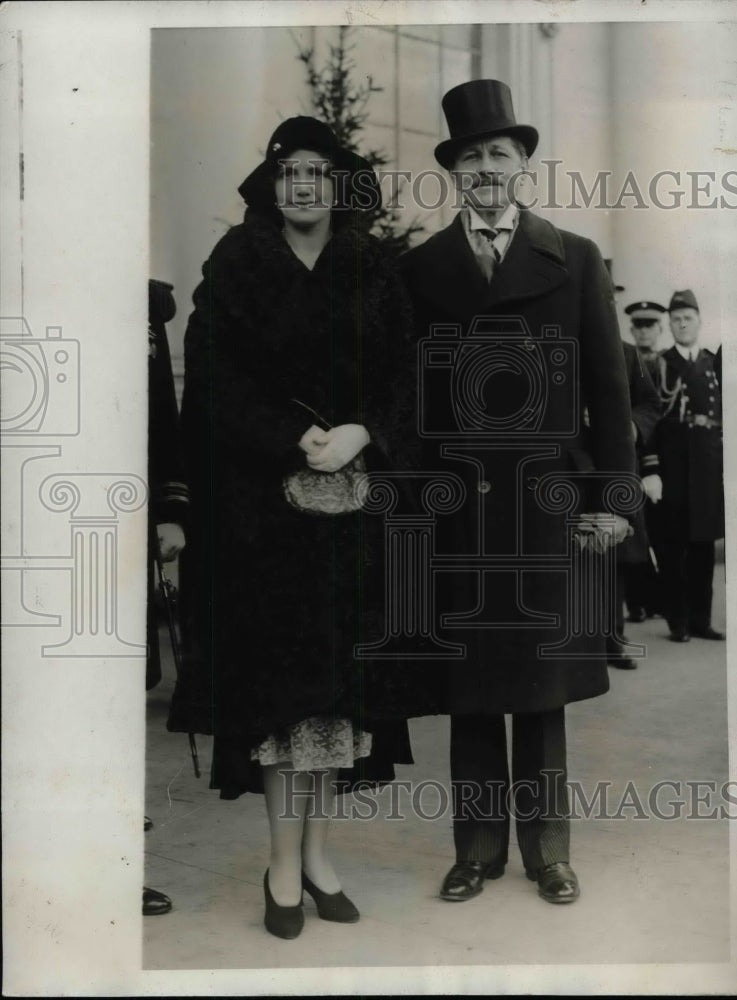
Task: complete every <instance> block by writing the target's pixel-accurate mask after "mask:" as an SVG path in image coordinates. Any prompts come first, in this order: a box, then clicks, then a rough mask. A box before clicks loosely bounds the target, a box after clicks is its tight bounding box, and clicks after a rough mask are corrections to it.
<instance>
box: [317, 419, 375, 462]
mask: <svg viewBox="0 0 737 1000" xmlns="http://www.w3.org/2000/svg"><path fill="white" fill-rule="evenodd" d="M307 433H308V434H309V431H308V432H307ZM321 434H323V435H324V438H323V439H322V442H321V441H320V440H318V442H317V447H316V448H315V449H313V450H312V451H307V449H306V448H304V450H305V451H307V464H308V465H309V466H310V468H311V469H316V470H317V471H318V472H337V471H338V469H342V468H343V466H344V465H348V463H349V462H351V461H352V460H353V459H354V458H355V457H356V455H358V453H359V452H360V451H361V450H362V449H363V448H365V447H366V445H367V444H368V443H369V441H370V440H371V438H370V437H369V432H368V431H367V430H366V428H365V427H364V426H363V425H362V424H340V426H339V427H333V428H331V430H329V431H322V432H321ZM303 440H304V439H303ZM300 447H302V442H301V441H300Z"/></svg>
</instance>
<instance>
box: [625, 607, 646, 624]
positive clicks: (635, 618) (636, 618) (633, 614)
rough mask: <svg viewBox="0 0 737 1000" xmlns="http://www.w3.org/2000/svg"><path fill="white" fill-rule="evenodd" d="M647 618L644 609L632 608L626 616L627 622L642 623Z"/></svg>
mask: <svg viewBox="0 0 737 1000" xmlns="http://www.w3.org/2000/svg"><path fill="white" fill-rule="evenodd" d="M646 618H647V611H645V609H644V608H632V610H631V611H630V613H629V614H628V615H627V621H628V622H644V621H645V619H646Z"/></svg>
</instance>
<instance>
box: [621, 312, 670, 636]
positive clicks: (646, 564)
mask: <svg viewBox="0 0 737 1000" xmlns="http://www.w3.org/2000/svg"><path fill="white" fill-rule="evenodd" d="M624 311H625V313H626V315H627V316H629V319H630V336H631V337H632V339H633V341H634V342H635V346H636V349H637V354H638V356H639V358H640V359H641V362H642V363H644V366H645V369H646V371H647V373H648V376H649V379H650V380H652V383H653V385H654V386H655V387H656V390H657V385H658V380H659V378H660V369H659V365H658V358H659V353H658V339H659V337H660V334H661V333H662V326H661V321H662V317H663V316H664V315H665V313H666V312H667V309H666V308H665V306H662V305H660V303H659V302H651V301H649V300H640V301H639V302H631V303H630V304H629V305H628V306H627V307H626V308H625V310H624ZM628 350H629V347H628V345H626V344H625V360H626V358H627V352H628ZM628 367H629V366H628ZM630 385H631V380H630ZM634 409H635V408H634V404H633V413H634ZM659 411H660V405H659V404H658V412H659ZM652 430H654V428H651V431H652ZM650 437H651V434H650V435H648V436H647V438H646V437H645V436H644V435H643V434H642V433H640V434H639V435H638V437H637V457H638V461H639V464H640V475H641V476H642V486H643V489H644V491H645V494H646V496H647V501H646V504H645V511H644V521H645V526H646V528H647V536H646V537H643V539H642V541H643V545H642V547H641V551H640V554H641V555H642V559H638V560H637V561H634V562H633V561H630V562H628V563H626V565H625V569H624V594H625V602H626V604H627V609H628V612H629V616H628V617H629V620H630V621H632V622H642V621H645V619H646V618H652V617H653V615H654V614H660V613H661V612H662V596H661V590H660V578H659V575H658V570H657V567H656V566H655V565H654V563H653V561H652V558H651V556H650V550H649V545H648V540H649V535H650V531H651V527H650V524H651V521H652V519H653V517H654V509H655V505H656V504H657V503H659V501H660V499H661V497H662V495H663V483H662V480H661V478H660V460H659V459H658V453H657V451H655V449H654V448H652V447H651V446H650V440H649V438H650Z"/></svg>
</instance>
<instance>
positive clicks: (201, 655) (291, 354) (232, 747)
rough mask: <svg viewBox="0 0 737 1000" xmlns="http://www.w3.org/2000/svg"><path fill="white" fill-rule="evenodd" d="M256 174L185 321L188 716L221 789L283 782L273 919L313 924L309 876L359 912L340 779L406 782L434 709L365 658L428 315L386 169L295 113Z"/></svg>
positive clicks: (346, 915)
mask: <svg viewBox="0 0 737 1000" xmlns="http://www.w3.org/2000/svg"><path fill="white" fill-rule="evenodd" d="M239 191H240V193H241V194H242V195H243V197H244V200H245V201H246V203H247V205H248V206H249V207H248V211H247V212H246V216H245V220H244V222H243V223H242V224H241V225H238V226H235V227H233V228H232V229H231V230H230V231H229V232H228V233H227V234H226V235H225V236H224V237H223V238H222V239H221V240H220V242H219V243H218V244H217V245H216V247H215V249H214V250H213V252H212V255H211V257H210V259H209V260H208V261H207V262H206V263H205V265H204V267H203V275H204V280H203V281H202V283H201V284H200V285H199V287H198V288H197V290H196V292H195V294H194V304H195V309H194V312H193V313H192V316H191V317H190V321H189V326H188V329H187V334H186V338H185V365H186V367H185V388H184V398H183V404H182V431H183V436H184V448H185V455H186V457H187V462H188V467H189V483H190V489H191V504H192V514H191V523H192V525H193V528H192V531H191V537H190V539H189V542H188V548H187V550H186V551H187V553H188V555H187V562H186V564H185V565H184V567H183V595H182V596H183V606H184V607H183V633H184V640H185V646H186V650H187V654H186V664H185V666H188V668H189V669H187V670H185V671H183V673H182V677H181V679H180V683H179V685H178V689H177V691H176V692H175V698H174V702H173V704H172V712H171V715H170V720H169V728H170V729H172V730H177V731H187V730H195V731H198V732H210V731H212V732H213V733H214V736H215V739H214V752H213V773H212V780H211V787H214V788H219V789H220V793H221V797H223V798H236V797H237V796H239V795H240V794H242V793H243V792H245V791H249V790H250V791H261V790H263V791H264V792H265V798H266V807H267V812H268V816H269V822H270V830H271V855H270V861H269V868H268V870H267V873H266V875H265V877H264V891H265V897H266V921H265V922H266V926H267V928H268V929H269V930H270V931H271V932H272V933H274V934H277V935H278V936H281V937H296V936H297V934H299V932H300V930H301V928H302V923H303V919H304V918H303V915H302V914H303V911H302V909H301V907H302V890H303V888H304V889H307V891H308V892H309V893H310V894H311V895H312V896H313V898H314V899H315V902H316V903H317V906H318V912H319V914H320V916H321V917H323V918H324V919H328V920H335V921H340V922H352V921H355V920H357V919H358V911H357V910H356V908H355V906H354V905H353V904H352V903H351V902H350V901H349V900H348V899H347V898H346V897H345V896H344V895H343V893H342V891H341V888H340V882H339V879H338V877H337V875H336V873H335V871H334V869H333V868H332V866H331V864H330V861H329V860H328V858H327V855H326V851H325V845H326V837H327V827H328V819H327V817H328V816H329V815H330V812H331V805H332V796H333V795H334V794H335V787H336V778H338V779H339V780H340V779H341V778H345V779H347V782H348V783H349V784H353V783H355V781H356V780H357V779H365V780H368V781H371V782H379V781H386V780H391V778H393V776H394V769H393V765H394V763H397V762H399V763H411V762H412V758H411V753H410V748H409V740H408V736H407V725H406V716H407V715H416V714H422V712H423V711H424V709H421V708H420V706H419V705H414V706H413V705H412V704H410V702H411V699H412V693H411V691H410V692H409V693H408V691H407V688H406V678H404V679H403V675H402V671H401V668H400V667H399V666H398V664H396V663H392V662H384V663H379V662H378V661H377V662H375V663H374V664H373V665H371V664H368V663H367V662H365V661H360V660H357V659H356V658H355V656H354V646H355V645H356V644H360V643H362V642H370V641H373V640H375V639H380V638H381V636H382V634H383V627H384V608H383V572H384V569H383V551H384V538H383V523H382V519H381V518H380V517H377V516H375V515H374V516H370V515H369V514H367V513H366V512H365V511H363V510H361V509H360V507H358V505H357V503H356V502H355V496H356V494H355V493H354V485H355V483H356V482H357V481H358V480H359V479H360V477H361V475H362V473H363V472H364V470H365V471H367V472H371V471H372V470H380V469H387V468H390V467H391V466H392V465H394V467H396V466H397V464H400V465H401V456H398V446H402V441H401V440H400V439H401V436H402V434H403V431H402V428H403V427H411V426H412V424H411V420H412V413H413V405H412V399H411V391H410V387H411V385H412V384H413V382H414V373H413V371H412V362H413V355H412V354H411V353H408V343H409V340H408V336H409V333H410V326H411V323H410V321H409V320H408V313H407V306H406V302H405V299H404V295H403V292H402V290H401V286H400V283H399V279H398V275H397V272H396V270H395V266H394V264H393V262H392V261H391V260H390V259H389V258H388V256H387V251H386V250H385V248H383V247H382V246H381V245H380V244H379V243H378V241H377V240H376V239H375V238H373V237H371V236H369V235H368V234H367V233H366V232H364V231H363V230H362V227H361V225H360V219H359V218H358V217H359V215H360V211H358V209H359V208H360V206H364V207H371V205H372V202H373V205H374V206H375V205H376V203H377V201H376V200H377V198H380V193H379V190H378V185H377V183H376V178H375V175H374V173H373V171H372V170H371V168H370V166H369V164H368V163H367V162H366V161H365V160H362V159H361V158H360V157H358V156H357V155H356V154H353V153H349V152H348V151H346V150H344V149H342V148H341V147H340V146H339V144H338V142H337V140H336V138H335V136H334V134H333V132H332V131H331V129H330V128H329V127H328V126H327V125H324V124H322V123H320V122H318V121H316V120H315V119H314V118H308V117H303V116H300V117H297V118H291V119H288V120H287V121H285V122H283V123H282V124H281V125H280V126H279V127H278V128H277V130H276V132H275V133H274V135H273V136H272V137H271V140H270V142H269V146H268V152H267V155H266V160H265V162H264V163H262V164H261V165H260V166H259V167H258V168H257V169H256V170H255V171H254V172H253V173H252V174H251V175H250V176H249V177H248V178H247V179H246V180H245V181H244V182H243V184H242V185H241V187H240V188H239ZM406 434H407V431H406V430H405V431H404V435H405V437H406ZM203 670H204V673H203ZM197 671H199V690H200V702H199V708H200V709H201V711H200V712H199V713H197V712H196V711H195V714H194V717H193V705H194V707H195V709H196V708H197V705H196V702H194V703H193V701H192V689H193V687H196V686H197ZM203 677H204V678H205V682H204V684H203V682H202V679H203ZM403 684H404V685H405V687H404V688H403V686H402V685H403ZM188 687H189V690H187V688H188ZM413 707H414V709H415V710H413ZM210 708H211V709H212V718H211V719H207V718H203V714H204V715H205V716H206V715H208V714H209V709H210ZM338 787H340V786H339V781H338ZM345 787H348V784H346V786H345Z"/></svg>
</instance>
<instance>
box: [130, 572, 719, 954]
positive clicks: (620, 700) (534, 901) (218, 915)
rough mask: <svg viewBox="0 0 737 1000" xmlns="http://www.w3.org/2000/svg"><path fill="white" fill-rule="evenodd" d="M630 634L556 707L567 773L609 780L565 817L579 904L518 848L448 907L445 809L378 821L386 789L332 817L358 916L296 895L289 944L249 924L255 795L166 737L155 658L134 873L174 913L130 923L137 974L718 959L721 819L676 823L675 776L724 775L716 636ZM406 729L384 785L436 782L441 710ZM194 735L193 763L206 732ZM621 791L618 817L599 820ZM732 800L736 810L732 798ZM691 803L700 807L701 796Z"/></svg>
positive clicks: (258, 891)
mask: <svg viewBox="0 0 737 1000" xmlns="http://www.w3.org/2000/svg"><path fill="white" fill-rule="evenodd" d="M715 586H716V592H717V593H716V600H715V609H716V610H715V616H714V624H715V625H716V626H717V627H723V626H724V566H723V565H722V564H720V565H718V566H717V572H716V580H715ZM628 634H629V636H630V638H631V639H632V640H633V641H641V642H644V643H646V645H647V651H648V657H647V659H646V660H645V661H644V662H642V663H641V665H640V667H639V669H638V670H637V671H634V672H625V671H617V670H611V671H610V673H611V682H612V687H611V691H610V692H609V694H607V695H606V696H604V697H603V698H599V699H594V700H592V701H588V702H583V703H580V704H578V705H574V706H571V707H570V708H569V710H568V733H569V771H570V774H569V776H570V778H571V779H572V780H577V781H579V782H580V783H581V786H582V788H583V789H584V791H585V793H586V795H587V797H589V798H590V797H591V795H592V793H593V791H594V787H595V785H596V782H598V781H602V780H607V781H610V782H611V783H612V791H611V792H610V797H609V803H608V813H609V818H593V817H592V818H589V819H585V818H581V819H579V820H577V821H575V822H574V824H573V855H572V857H573V862H574V866H575V868H576V871H577V872H578V875H579V877H580V880H581V885H582V895H581V898H580V900H579V901H578V902H577V903H575V904H574V905H572V906H567V907H560V906H559V907H553V906H550V905H549V904H547V903H545V902H543V901H542V900H540V899H539V898H538V897H537V895H536V891H535V887H534V885H533V884H532V883H531V882H529V881H527V880H526V879H525V877H524V872H523V870H522V866H521V863H520V861H519V855H518V853H517V852H516V848H515V849H513V852H512V853H511V855H510V864H509V866H508V867H507V873H506V875H505V876H504V878H502V879H500V880H499V881H496V882H491V883H487V887H486V889H485V891H484V892H483V893H482V895H481V896H479V897H477V898H476V899H474V900H471V901H470V902H468V903H464V904H453V903H445V902H443V901H441V900H439V899H438V898H437V889H438V885H439V882H440V880H441V878H442V876H443V874H444V873H445V871H446V869H447V868H448V867H449V865H450V864H451V863H452V860H453V858H452V847H451V845H452V838H451V823H450V815H449V812H448V810H447V809H445V811H444V813H443V815H441V816H439V818H436V819H427V820H423V819H421V818H419V817H418V816H412V815H410V816H409V817H408V818H407V819H406V820H404V821H395V820H389V819H387V815H388V814H389V812H390V810H391V801H390V797H389V792H388V790H387V789H385V790H383V791H382V792H380V793H378V795H377V797H376V799H375V800H374V801H375V802H376V803H378V805H379V807H380V815H379V816H378V817H377V818H376V819H374V820H371V821H354V822H346V821H340V820H339V821H336V822H335V824H334V832H333V835H332V845H333V855H334V859H335V862H336V867H337V869H338V871H339V872H340V873H341V875H342V877H343V884H344V888H345V890H346V892H347V893H348V894H349V895H350V896H351V897H352V898H353V899H354V901H355V902H356V903H357V904H358V906H359V908H360V910H361V914H362V917H361V921H360V923H358V924H357V925H347V926H339V925H333V924H329V923H326V922H324V921H320V920H319V919H317V917H316V915H315V912H314V908H313V905H312V903H311V902H306V903H305V906H306V913H307V917H308V920H307V923H306V925H305V930H304V931H303V933H302V935H301V936H300V937H299V938H298V939H296V940H294V941H281V940H278V939H276V938H274V937H272V936H271V935H269V934H268V933H267V932H266V931H265V930H264V927H263V924H262V920H263V892H262V879H263V872H264V868H265V866H266V859H267V844H268V829H267V824H266V819H265V816H264V811H263V801H262V799H261V798H260V797H258V796H245V797H242V798H241V799H239V800H238V801H235V802H223V801H220V799H219V798H218V796H217V793H216V792H211V791H208V788H207V778H206V777H205V776H203V777H202V778H201V779H200V780H199V781H198V780H196V779H195V777H194V775H193V772H192V767H191V764H190V761H189V756H188V747H187V740H186V737H184V736H179V735H172V734H169V733H167V732H166V731H165V718H166V711H167V704H168V697H169V692H170V685H171V678H172V668H171V665H166V667H165V669H166V679H165V681H164V682H163V683H162V684H161V685H160V686H159V687H158V688H156V689H155V690H154V691H153V692H151V694H150V695H149V724H148V760H149V765H148V778H147V812H148V813H149V815H150V816H151V817H152V818H153V819H154V821H155V824H156V825H155V828H154V830H152V831H151V832H150V833H148V834H147V835H146V839H145V846H146V882H147V884H148V885H150V886H153V887H155V888H159V889H161V890H163V891H165V892H168V893H169V894H170V895H171V896H172V898H173V900H174V909H173V911H172V912H171V913H169V914H167V915H165V916H162V917H150V918H148V919H146V920H144V935H145V940H144V952H143V967H144V968H145V969H182V970H184V969H251V968H253V969H256V968H283V967H292V968H295V967H297V968H298V967H323V968H327V967H329V966H343V967H346V966H350V967H355V966H420V965H431V966H434V965H447V966H458V965H493V964H497V963H498V964H502V965H516V964H521V965H537V964H573V963H575V964H586V963H617V964H619V963H622V964H625V963H626V964H629V963H653V962H658V963H718V962H727V961H728V960H729V940H730V935H729V853H728V851H729V842H728V822H727V820H725V819H724V818H722V819H715V818H709V819H690V818H687V817H686V815H685V814H686V813H687V812H688V811H689V806H690V802H689V800H690V799H691V798H693V795H692V794H691V793H690V791H689V788H688V787H687V786H685V784H683V783H684V782H686V781H691V782H693V781H699V780H701V781H709V780H712V781H714V782H716V784H717V787H719V786H721V785H722V783H723V782H724V781H726V779H727V773H728V745H727V705H726V664H725V644H723V643H712V642H705V641H697V640H693V641H692V642H691V643H690V644H687V645H683V646H679V645H675V644H673V643H670V642H668V641H667V639H666V637H665V636H666V628H665V624H664V622H663V621H662V620H660V619H655V620H652V621H649V622H646V623H644V624H642V625H628ZM411 730H412V738H413V747H414V752H415V759H416V761H417V764H416V766H415V767H411V768H410V767H406V768H401V769H399V771H400V773H399V774H398V777H399V779H403V780H411V781H412V782H414V783H415V785H416V784H417V783H418V782H421V781H430V782H433V783H438V782H439V783H441V784H442V786H444V787H445V788H447V787H448V780H449V775H448V722H447V719H446V718H444V717H437V718H426V719H418V720H415V721H413V722H412V725H411ZM198 742H199V746H200V754H201V758H202V761H203V765H204V769H205V771H206V768H207V765H208V764H209V757H210V747H211V743H210V740H208V739H206V738H202V737H199V738H198ZM664 780H670V781H675V782H681V783H682V788H681V790H680V793H675V794H674V793H673V789H672V788H664V789H663V791H662V792H661V794H660V797H659V799H658V802H659V803H660V807H661V811H662V812H668V811H670V810H673V808H674V807H672V806H671V807H669V806H668V805H667V803H668V800H669V799H678V800H680V801H682V802H683V803H684V805H683V807H682V812H683V815H681V817H680V818H676V819H672V820H664V819H657V818H654V817H653V815H652V812H653V811H652V808H651V805H652V804H651V803H648V794H649V792H650V789H651V788H652V787H653V786H654V785H655V784H656V783H657V782H658V781H664ZM629 782H632V783H633V785H632V786H629V794H628V783H629ZM692 787H693V786H692ZM701 794H702V796H704V795H705V794H706V792H705V791H704V790H703V789H702V793H701ZM635 795H637V796H639V799H640V800H642V803H643V806H644V814H645V815H646V817H649V818H640V819H637V818H634V817H635V816H636V814H637V813H641V810H640V809H639V807H638V804H637V799H636V798H635ZM623 797H624V798H623ZM736 797H737V796H736ZM441 798H442V797H441V794H440V793H439V791H438V789H437V786H436V787H435V788H433V787H431V786H430V785H427V786H426V788H425V792H424V795H423V798H422V802H421V805H422V808H424V810H425V811H426V813H429V814H433V813H437V812H440V811H442V806H443V802H442V800H441ZM347 801H350V800H347ZM404 801H405V800H404V798H401V799H400V803H402V804H403V803H404ZM623 802H624V805H623V806H622V808H621V810H620V816H621V817H622V818H614V817H613V815H612V814H615V813H616V812H617V809H618V806H619V805H620V804H622V803H623ZM628 802H629V803H631V804H630V805H627V803H628ZM676 808H678V807H676ZM731 808H732V812H733V813H735V814H736V815H737V804H735V805H734V806H732V807H731ZM697 809H698V811H699V812H700V813H702V814H704V813H708V812H710V811H711V810H710V806H709V803H708V802H703V803H702V804H700V805H699V804H698V803H697ZM580 812H581V810H580V809H579V813H580ZM641 814H642V813H641Z"/></svg>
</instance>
